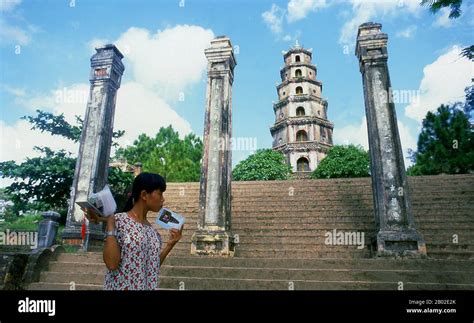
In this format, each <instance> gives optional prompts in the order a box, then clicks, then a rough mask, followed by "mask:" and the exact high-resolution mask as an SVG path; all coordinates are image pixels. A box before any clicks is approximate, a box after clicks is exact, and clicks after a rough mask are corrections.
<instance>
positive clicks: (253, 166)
mask: <svg viewBox="0 0 474 323" xmlns="http://www.w3.org/2000/svg"><path fill="white" fill-rule="evenodd" d="M290 174H291V167H290V166H289V165H288V164H286V162H285V157H284V156H283V154H281V153H280V152H278V151H274V150H272V149H259V150H257V152H256V153H255V154H253V155H250V156H249V157H248V158H247V159H245V160H243V161H241V162H240V163H238V164H237V166H235V168H234V171H233V172H232V176H233V180H235V181H271V180H285V179H288V178H289V176H290Z"/></svg>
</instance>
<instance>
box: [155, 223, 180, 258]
mask: <svg viewBox="0 0 474 323" xmlns="http://www.w3.org/2000/svg"><path fill="white" fill-rule="evenodd" d="M183 229H184V225H183V226H182V227H181V230H178V229H171V230H170V238H169V239H168V242H167V243H166V247H165V248H164V249H163V250H161V253H160V267H161V265H163V262H164V261H165V259H166V256H168V254H169V253H170V251H171V249H173V247H174V246H175V245H176V243H178V241H179V240H180V239H181V237H182V236H183Z"/></svg>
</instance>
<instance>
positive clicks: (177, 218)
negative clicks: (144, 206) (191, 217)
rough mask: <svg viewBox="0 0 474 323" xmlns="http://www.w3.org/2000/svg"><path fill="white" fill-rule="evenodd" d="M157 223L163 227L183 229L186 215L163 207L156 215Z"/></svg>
mask: <svg viewBox="0 0 474 323" xmlns="http://www.w3.org/2000/svg"><path fill="white" fill-rule="evenodd" d="M156 224H158V225H159V226H161V227H162V228H163V229H166V230H169V229H178V230H181V227H182V226H183V224H184V217H183V216H182V215H180V214H178V213H176V212H173V211H171V210H169V209H166V208H162V209H161V210H160V211H159V212H158V216H157V217H156Z"/></svg>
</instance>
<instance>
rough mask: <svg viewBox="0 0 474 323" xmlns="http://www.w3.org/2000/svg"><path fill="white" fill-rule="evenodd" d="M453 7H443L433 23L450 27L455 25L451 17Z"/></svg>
mask: <svg viewBox="0 0 474 323" xmlns="http://www.w3.org/2000/svg"><path fill="white" fill-rule="evenodd" d="M450 13H451V9H449V8H442V9H441V10H440V11H439V12H438V13H437V16H436V21H435V22H434V23H433V25H434V26H437V27H444V28H449V27H451V26H452V25H453V19H450V18H449V14H450Z"/></svg>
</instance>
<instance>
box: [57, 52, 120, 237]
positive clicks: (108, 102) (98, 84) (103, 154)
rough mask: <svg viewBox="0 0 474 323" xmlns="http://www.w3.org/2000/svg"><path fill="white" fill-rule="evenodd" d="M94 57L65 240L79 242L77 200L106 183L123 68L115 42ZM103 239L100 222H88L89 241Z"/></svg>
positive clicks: (80, 215)
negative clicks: (116, 102)
mask: <svg viewBox="0 0 474 323" xmlns="http://www.w3.org/2000/svg"><path fill="white" fill-rule="evenodd" d="M96 51H97V53H95V54H94V55H93V56H92V57H91V73H90V77H89V80H90V82H91V87H90V93H89V99H88V103H87V110H86V114H85V118H84V127H83V130H82V135H81V142H80V146H79V154H78V156H77V162H76V169H75V173H74V181H73V185H72V189H71V200H70V203H69V207H68V215H67V223H66V228H65V229H64V231H63V235H62V238H63V241H64V243H65V244H71V245H80V244H81V242H82V239H81V227H82V219H83V212H82V211H81V209H80V208H79V207H78V206H77V205H76V201H78V200H81V201H84V200H86V199H87V197H88V196H89V195H90V194H91V193H92V192H97V191H99V190H101V189H102V188H103V187H104V186H105V184H106V183H107V175H108V165H109V157H110V148H111V144H112V132H113V125H114V114H115V101H116V95H117V90H118V88H119V87H120V81H121V78H122V74H123V71H124V66H123V64H122V58H123V55H122V53H120V51H119V50H118V49H117V48H116V47H115V46H114V45H105V46H104V47H101V48H96ZM102 240H103V231H102V225H101V224H92V223H90V224H89V243H90V244H94V242H97V241H102Z"/></svg>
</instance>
